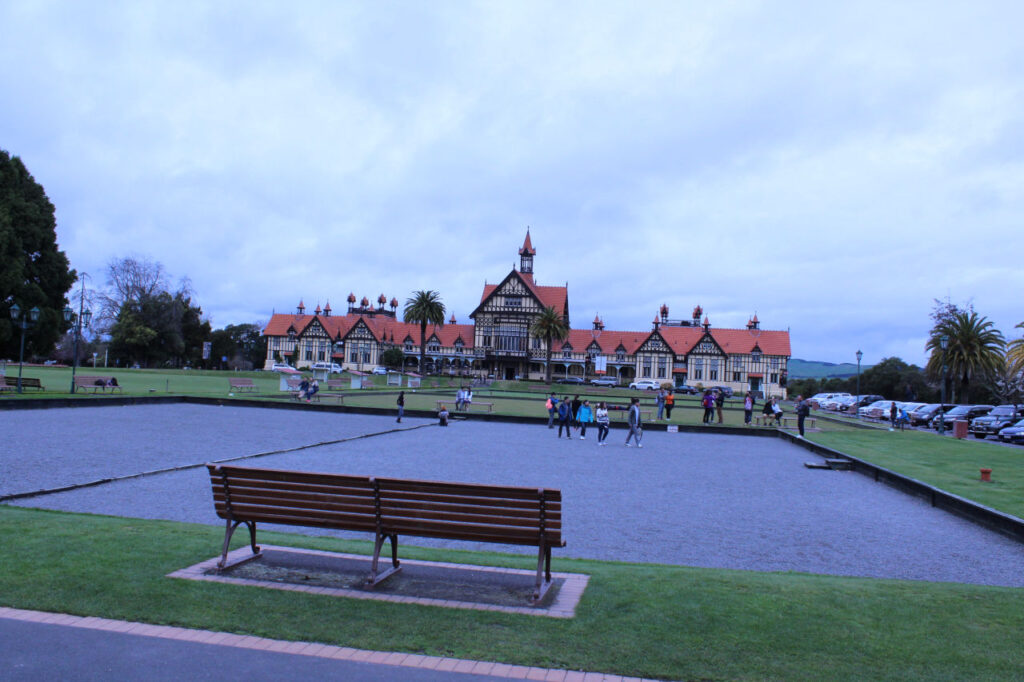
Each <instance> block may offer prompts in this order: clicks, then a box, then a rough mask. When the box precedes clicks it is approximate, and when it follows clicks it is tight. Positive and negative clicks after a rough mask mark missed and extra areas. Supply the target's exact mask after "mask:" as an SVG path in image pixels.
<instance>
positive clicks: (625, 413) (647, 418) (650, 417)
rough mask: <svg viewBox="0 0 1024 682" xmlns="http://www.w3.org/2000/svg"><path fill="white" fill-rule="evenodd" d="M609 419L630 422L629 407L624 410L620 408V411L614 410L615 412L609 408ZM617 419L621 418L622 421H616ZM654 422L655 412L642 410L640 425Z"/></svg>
mask: <svg viewBox="0 0 1024 682" xmlns="http://www.w3.org/2000/svg"><path fill="white" fill-rule="evenodd" d="M608 417H609V418H610V419H611V421H623V422H628V421H629V408H628V407H623V408H619V409H614V410H613V409H612V408H611V407H610V406H609V408H608ZM617 417H621V419H618V420H617V419H616V418H617ZM652 421H654V410H640V423H641V424H646V423H648V422H652Z"/></svg>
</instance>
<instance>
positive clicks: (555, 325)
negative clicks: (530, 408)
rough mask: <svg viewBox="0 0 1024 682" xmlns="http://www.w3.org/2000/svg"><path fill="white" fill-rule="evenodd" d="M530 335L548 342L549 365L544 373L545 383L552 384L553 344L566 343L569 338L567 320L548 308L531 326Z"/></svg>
mask: <svg viewBox="0 0 1024 682" xmlns="http://www.w3.org/2000/svg"><path fill="white" fill-rule="evenodd" d="M530 334H532V335H533V336H539V337H541V338H543V339H544V340H545V341H546V342H547V365H546V369H545V371H544V382H545V383H548V384H550V383H551V344H552V342H553V341H564V340H565V338H566V337H567V336H569V325H568V324H566V322H565V318H564V317H562V316H561V315H559V314H558V312H557V311H556V310H555V309H554V308H552V307H551V306H548V307H546V308H544V312H542V313H541V314H540V317H538V318H537V319H536V320H534V322H533V324H532V325H530Z"/></svg>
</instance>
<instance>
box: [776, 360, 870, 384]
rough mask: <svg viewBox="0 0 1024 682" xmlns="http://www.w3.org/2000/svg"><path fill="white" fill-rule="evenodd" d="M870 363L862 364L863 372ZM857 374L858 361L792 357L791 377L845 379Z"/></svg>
mask: <svg viewBox="0 0 1024 682" xmlns="http://www.w3.org/2000/svg"><path fill="white" fill-rule="evenodd" d="M868 367H870V365H863V364H862V365H861V366H860V371H861V374H863V373H864V370H866V369H867V368H868ZM855 376H857V363H854V362H842V363H839V364H836V363H834V362H821V361H820V360H799V359H797V358H790V360H789V378H790V379H832V378H835V379H845V378H847V377H855Z"/></svg>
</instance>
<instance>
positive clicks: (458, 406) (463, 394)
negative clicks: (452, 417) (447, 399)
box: [455, 386, 466, 412]
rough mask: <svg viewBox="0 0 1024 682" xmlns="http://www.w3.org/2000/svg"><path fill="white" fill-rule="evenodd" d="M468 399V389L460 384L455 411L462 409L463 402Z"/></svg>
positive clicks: (456, 394) (456, 395)
mask: <svg viewBox="0 0 1024 682" xmlns="http://www.w3.org/2000/svg"><path fill="white" fill-rule="evenodd" d="M465 399H466V391H465V390H463V388H462V386H459V390H457V391H456V392H455V411H456V412H458V411H459V410H461V409H462V402H463V401H464V400H465Z"/></svg>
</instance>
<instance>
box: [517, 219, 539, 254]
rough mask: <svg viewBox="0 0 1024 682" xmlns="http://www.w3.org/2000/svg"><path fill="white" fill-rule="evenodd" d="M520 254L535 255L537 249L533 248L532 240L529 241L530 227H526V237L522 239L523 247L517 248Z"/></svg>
mask: <svg viewBox="0 0 1024 682" xmlns="http://www.w3.org/2000/svg"><path fill="white" fill-rule="evenodd" d="M519 255H520V256H536V255H537V249H535V248H533V242H531V241H530V228H529V226H527V228H526V239H525V240H524V241H523V248H521V249H519Z"/></svg>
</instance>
